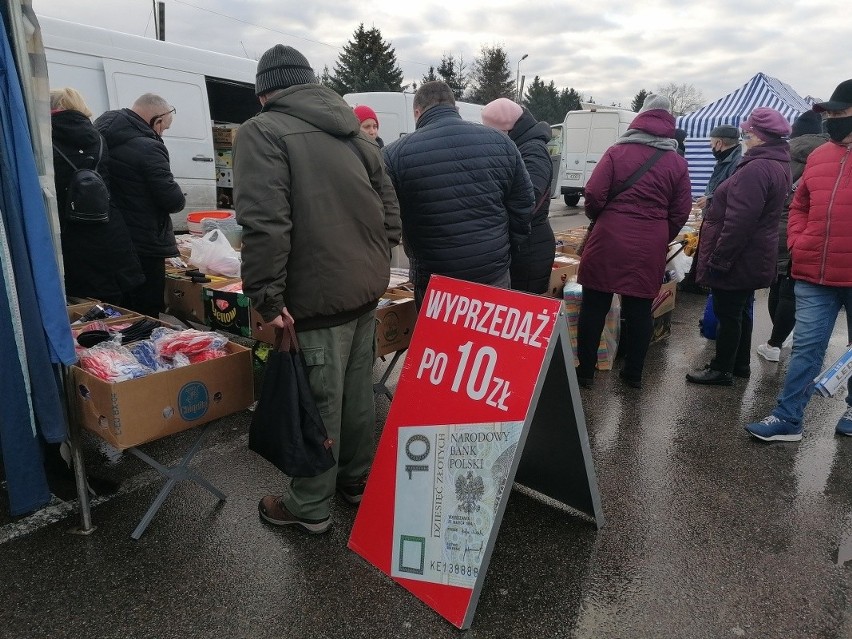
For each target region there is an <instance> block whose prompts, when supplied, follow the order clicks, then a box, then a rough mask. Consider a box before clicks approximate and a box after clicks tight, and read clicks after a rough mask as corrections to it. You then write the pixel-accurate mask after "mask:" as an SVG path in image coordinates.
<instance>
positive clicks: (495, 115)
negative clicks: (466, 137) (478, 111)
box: [482, 98, 524, 131]
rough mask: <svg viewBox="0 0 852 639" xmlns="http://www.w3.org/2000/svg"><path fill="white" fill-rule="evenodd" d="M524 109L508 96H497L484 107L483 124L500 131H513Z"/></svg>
mask: <svg viewBox="0 0 852 639" xmlns="http://www.w3.org/2000/svg"><path fill="white" fill-rule="evenodd" d="M523 113H524V110H523V108H522V107H521V105H520V104H517V103H515V102H512V101H511V100H509V99H508V98H497V99H496V100H492V101H491V102H489V103H488V104H486V105H485V106H484V107H482V124H484V125H485V126H490V127H491V128H492V129H497V130H498V131H511V130H512V129H513V128H514V126H515V123H516V122H517V121H518V118H520V117H521V115H523Z"/></svg>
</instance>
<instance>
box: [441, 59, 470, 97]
mask: <svg viewBox="0 0 852 639" xmlns="http://www.w3.org/2000/svg"><path fill="white" fill-rule="evenodd" d="M438 79H439V80H443V81H444V82H446V83H447V85H448V86H449V87H450V88H451V89H452V90H453V94H454V95H455V96H456V100H461V99H462V96H463V95H464V92H465V89H467V80H468V78H467V74H466V73H465V65H464V59H463V58H462V57H461V56H459V59H458V62H456V60H455V58H454V57H453V56H452V55H445V56H444V57H442V58H441V66H439V67H438Z"/></svg>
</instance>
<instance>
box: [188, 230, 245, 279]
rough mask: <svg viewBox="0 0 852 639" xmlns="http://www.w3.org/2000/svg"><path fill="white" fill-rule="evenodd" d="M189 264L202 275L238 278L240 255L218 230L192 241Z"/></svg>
mask: <svg viewBox="0 0 852 639" xmlns="http://www.w3.org/2000/svg"><path fill="white" fill-rule="evenodd" d="M189 263H190V264H192V265H193V266H196V267H198V268H199V269H201V270H202V271H203V272H204V273H212V274H214V275H224V276H226V277H239V276H240V254H239V253H238V252H237V251H235V250H234V247H232V246H231V243H230V242H228V238H226V237H225V235H224V234H223V233H222V232H221V231H220V230H218V229H216V230H213V231H210V232H209V233H206V234H205V235H204V236H203V237H199V238H195V239H194V240H193V241H192V253H191V254H190V256H189Z"/></svg>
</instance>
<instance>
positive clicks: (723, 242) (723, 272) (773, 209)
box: [686, 107, 791, 386]
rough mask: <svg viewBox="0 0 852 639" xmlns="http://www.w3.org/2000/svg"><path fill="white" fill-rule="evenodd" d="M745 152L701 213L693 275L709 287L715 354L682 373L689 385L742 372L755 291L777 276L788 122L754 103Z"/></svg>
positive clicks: (725, 381) (723, 381) (727, 379)
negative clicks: (715, 325) (699, 366)
mask: <svg viewBox="0 0 852 639" xmlns="http://www.w3.org/2000/svg"><path fill="white" fill-rule="evenodd" d="M741 128H742V131H743V142H744V145H745V147H746V152H745V154H744V155H743V158H742V160H740V163H739V164H738V165H737V168H736V170H735V171H734V174H733V175H732V176H731V177H729V178H728V179H727V180H725V181H724V182H722V184H721V185H720V186H719V188H717V189H716V191H715V192H714V194H713V199H712V200H710V204H709V206H708V207H707V210H706V211H705V212H704V222H703V223H702V225H701V251H700V252H699V254H698V271H697V273H696V278H695V279H696V281H697V282H698V283H699V284H701V285H703V286H707V287H709V288H710V289H711V292H712V294H713V311H714V313H715V314H716V319H717V320H718V321H719V328H718V331H717V332H716V356H715V357H714V358H713V360H712V361H711V362H710V364H709V365H708V366H706V367H705V368H704V369H703V370H698V371H694V372H692V373H688V374H687V376H686V379H687V381H689V382H692V383H693V384H711V385H717V386H730V385H731V384H732V382H733V376H734V375H736V376H737V377H748V376H749V373H750V367H749V361H750V359H751V332H752V323H753V322H752V315H751V313H752V309H751V306H752V300H753V299H754V292H755V290H757V289H759V288H766V287H767V286H769V285H770V284H772V282H773V281H774V280H775V278H776V273H777V259H778V220H779V219H780V218H781V211H782V209H783V208H784V202H785V200H786V199H787V194H788V193H789V192H790V183H791V179H790V145H789V144H788V143H787V141H786V140H784V139H783V138H784V136H786V135H789V134H790V124H789V122H787V120H786V119H784V116H782V115H781V114H780V113H778V111H776V110H775V109H770V108H767V107H760V108H757V109H755V110H754V111H752V113H751V115H750V116H749V117H748V120H746V121H745V122H743V124H742V126H741Z"/></svg>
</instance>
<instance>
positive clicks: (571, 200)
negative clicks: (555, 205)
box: [562, 193, 580, 206]
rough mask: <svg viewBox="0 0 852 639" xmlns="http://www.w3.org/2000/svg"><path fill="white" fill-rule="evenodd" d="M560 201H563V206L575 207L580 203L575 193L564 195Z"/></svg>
mask: <svg viewBox="0 0 852 639" xmlns="http://www.w3.org/2000/svg"><path fill="white" fill-rule="evenodd" d="M562 199H563V200H565V206H577V204H579V202H580V196H579V195H578V194H577V193H566V194H565V195H563V196H562Z"/></svg>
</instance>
